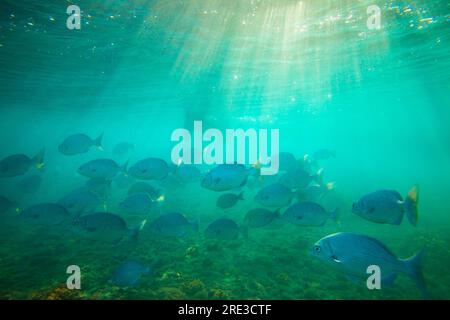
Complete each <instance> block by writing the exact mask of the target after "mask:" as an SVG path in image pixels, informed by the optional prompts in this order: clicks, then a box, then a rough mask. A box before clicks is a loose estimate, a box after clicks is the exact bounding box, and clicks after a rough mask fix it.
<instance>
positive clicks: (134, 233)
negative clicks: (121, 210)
mask: <svg viewBox="0 0 450 320" xmlns="http://www.w3.org/2000/svg"><path fill="white" fill-rule="evenodd" d="M146 223H147V219H144V220H142V221H141V223H140V224H139V225H138V226H136V227H134V228H133V229H131V232H130V239H131V241H133V242H137V240H138V238H139V234H140V233H141V231H142V229H144V227H145V224H146Z"/></svg>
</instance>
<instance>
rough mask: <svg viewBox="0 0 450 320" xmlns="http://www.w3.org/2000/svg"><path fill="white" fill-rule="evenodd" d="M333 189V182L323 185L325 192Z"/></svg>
mask: <svg viewBox="0 0 450 320" xmlns="http://www.w3.org/2000/svg"><path fill="white" fill-rule="evenodd" d="M334 188H335V182H334V181H331V182H327V183H326V184H325V190H327V191H331V190H334Z"/></svg>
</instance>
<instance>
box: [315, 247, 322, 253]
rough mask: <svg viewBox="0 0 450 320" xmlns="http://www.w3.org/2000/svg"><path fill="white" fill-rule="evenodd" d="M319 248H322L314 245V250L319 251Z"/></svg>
mask: <svg viewBox="0 0 450 320" xmlns="http://www.w3.org/2000/svg"><path fill="white" fill-rule="evenodd" d="M321 250H322V248H321V247H320V246H314V251H315V252H320V251H321Z"/></svg>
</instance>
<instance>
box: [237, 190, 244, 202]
mask: <svg viewBox="0 0 450 320" xmlns="http://www.w3.org/2000/svg"><path fill="white" fill-rule="evenodd" d="M238 199H239V200H245V199H244V191H242V192H241V193H239V195H238Z"/></svg>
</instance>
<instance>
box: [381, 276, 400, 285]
mask: <svg viewBox="0 0 450 320" xmlns="http://www.w3.org/2000/svg"><path fill="white" fill-rule="evenodd" d="M397 276H398V274H396V273H391V274H390V275H388V276H387V277H386V278H384V279H381V284H382V285H383V286H385V287H388V288H389V287H392V286H393V285H394V282H395V279H397Z"/></svg>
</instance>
